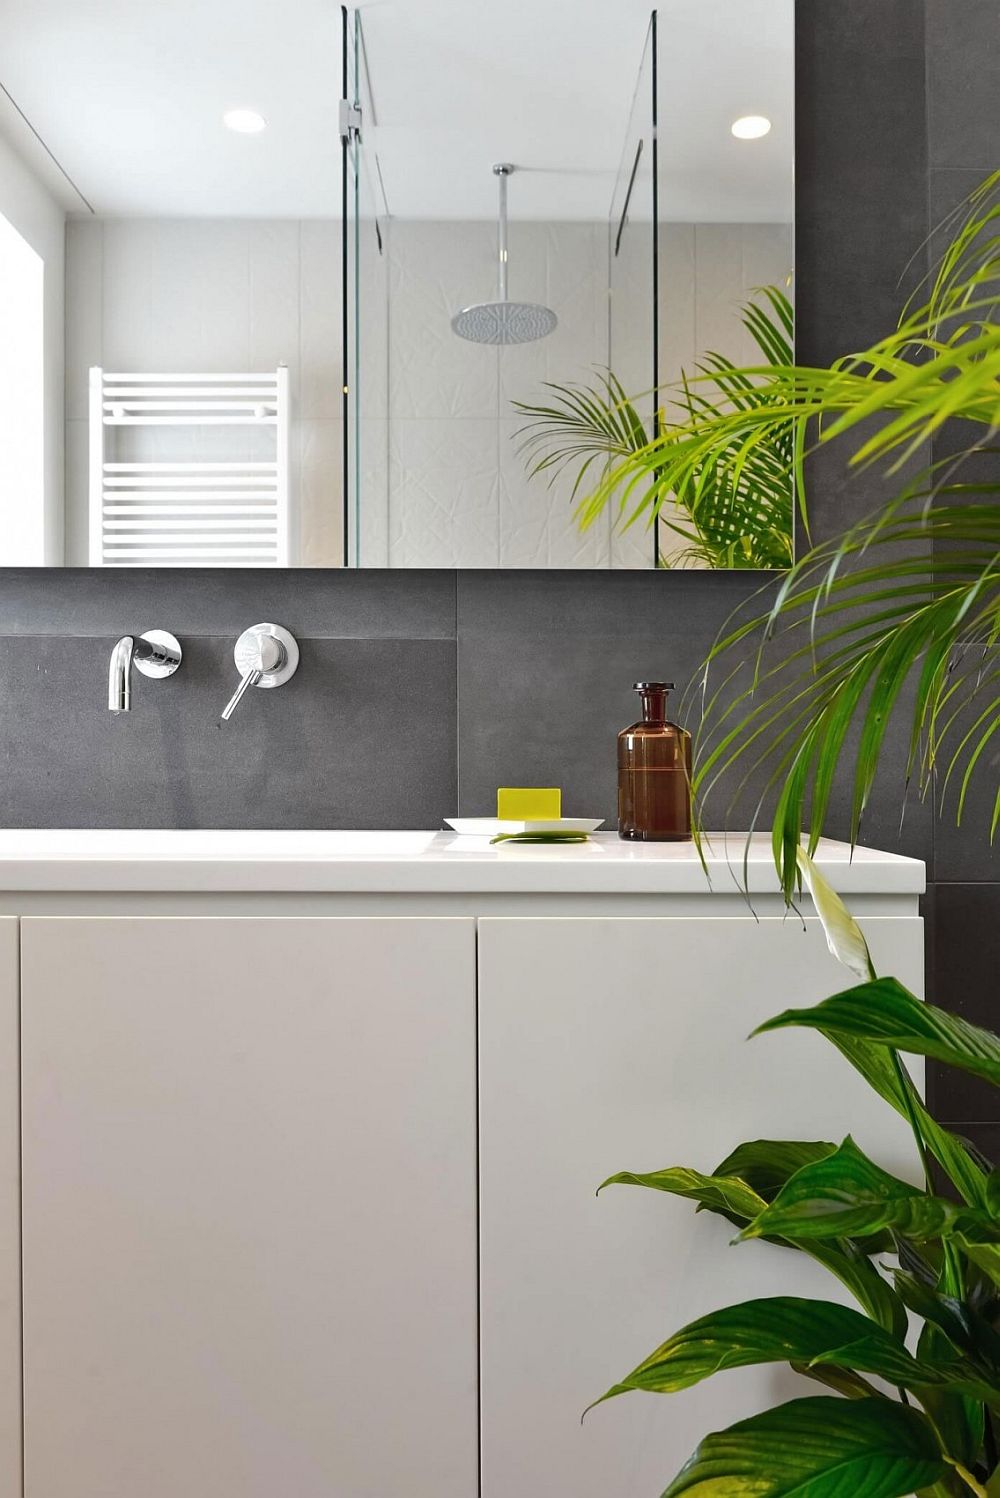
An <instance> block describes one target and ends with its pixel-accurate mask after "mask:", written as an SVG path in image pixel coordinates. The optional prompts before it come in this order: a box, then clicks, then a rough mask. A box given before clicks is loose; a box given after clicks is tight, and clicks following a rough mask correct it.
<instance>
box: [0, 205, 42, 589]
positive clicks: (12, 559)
mask: <svg viewBox="0 0 1000 1498" xmlns="http://www.w3.org/2000/svg"><path fill="white" fill-rule="evenodd" d="M44 284H45V262H44V260H43V259H42V257H41V255H39V254H38V253H37V252H36V251H35V250H33V249H32V247H31V245H30V244H28V242H27V240H26V239H23V238H22V237H21V235H20V234H19V233H18V232H17V230H16V229H15V228H14V226H13V224H11V223H8V221H7V219H5V218H4V217H3V215H2V214H0V329H2V330H3V332H2V336H0V516H2V520H0V564H2V565H3V566H5V567H13V566H28V567H33V566H41V565H42V564H43V563H44V562H45V347H44V339H45V313H44Z"/></svg>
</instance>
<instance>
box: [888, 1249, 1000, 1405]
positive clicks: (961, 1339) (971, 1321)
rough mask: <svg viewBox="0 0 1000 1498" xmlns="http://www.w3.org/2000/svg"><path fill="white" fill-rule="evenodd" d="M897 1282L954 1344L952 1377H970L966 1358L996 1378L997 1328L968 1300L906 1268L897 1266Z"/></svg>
mask: <svg viewBox="0 0 1000 1498" xmlns="http://www.w3.org/2000/svg"><path fill="white" fill-rule="evenodd" d="M893 1283H894V1284H895V1286H896V1290H897V1292H898V1294H899V1297H900V1299H901V1300H902V1301H903V1303H904V1304H905V1305H907V1306H908V1307H909V1308H910V1310H911V1311H913V1312H915V1313H916V1315H918V1316H920V1317H922V1318H923V1320H924V1321H927V1322H930V1324H931V1325H932V1326H936V1327H937V1328H938V1329H939V1330H940V1331H942V1332H943V1333H944V1335H945V1336H946V1337H947V1339H948V1341H949V1342H950V1343H951V1345H952V1347H954V1349H955V1358H954V1359H953V1363H954V1364H955V1366H949V1368H948V1369H947V1370H946V1374H947V1378H948V1379H949V1381H952V1382H954V1381H956V1380H960V1379H961V1380H967V1379H968V1378H969V1377H970V1370H969V1369H968V1368H967V1367H966V1368H965V1369H964V1371H963V1370H960V1368H959V1360H960V1359H962V1358H964V1359H967V1360H968V1362H969V1363H970V1364H972V1365H973V1372H974V1371H975V1369H979V1370H980V1374H981V1376H988V1377H990V1378H993V1379H994V1381H995V1370H996V1369H997V1368H1000V1335H998V1334H997V1333H996V1332H995V1331H994V1329H993V1327H992V1326H991V1325H990V1323H989V1321H987V1320H986V1319H985V1318H984V1317H983V1316H980V1315H978V1314H976V1313H975V1312H974V1311H973V1310H972V1309H971V1307H970V1306H969V1305H968V1304H966V1303H965V1302H964V1301H961V1300H959V1299H957V1298H956V1297H955V1296H951V1295H945V1294H944V1293H943V1292H942V1291H941V1290H934V1289H932V1288H931V1287H930V1286H928V1285H925V1284H923V1283H922V1282H921V1281H920V1280H917V1279H915V1278H914V1277H913V1276H912V1275H909V1274H907V1273H906V1272H905V1271H903V1270H896V1272H895V1273H894V1274H893ZM942 1366H943V1365H942ZM986 1397H992V1396H989V1395H987V1396H986ZM994 1402H995V1399H994Z"/></svg>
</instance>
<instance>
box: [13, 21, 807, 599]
mask: <svg viewBox="0 0 1000 1498" xmlns="http://www.w3.org/2000/svg"><path fill="white" fill-rule="evenodd" d="M793 3H794V0H663V3H661V4H660V6H659V8H658V10H657V11H656V12H655V13H652V14H651V12H650V8H649V0H618V3H617V4H616V5H615V6H614V7H613V8H609V7H608V6H607V5H606V4H605V3H603V0H602V3H597V0H593V3H591V0H509V3H508V4H506V5H504V6H501V7H499V8H498V7H497V6H496V5H495V3H493V0H490V3H488V4H487V3H486V0H384V3H381V4H377V5H375V4H373V5H371V6H370V7H365V8H362V9H361V10H352V9H344V8H342V7H340V6H338V5H336V4H331V3H329V0H284V3H283V4H281V5H275V4H274V3H273V0H267V3H265V0H197V3H196V0H171V3H170V4H169V5H156V6H154V5H140V6H136V5H134V4H127V3H126V0H88V3H87V4H85V5H84V4H80V3H79V0H0V37H2V46H0V85H2V90H0V335H2V336H0V566H25V565H29V566H31V565H53V566H60V565H67V566H104V567H158V566H163V567H205V566H219V567H256V566H263V567H273V566H292V567H344V566H347V567H489V568H494V567H543V568H544V567H551V568H584V569H588V568H590V569H592V568H662V569H666V570H669V569H672V568H678V567H780V566H783V565H787V562H788V559H789V557H790V554H791V542H792V516H793V510H794V505H793V496H792V493H791V479H790V477H788V475H787V474H786V473H785V472H784V470H783V468H782V465H781V463H780V462H779V461H778V456H779V455H773V460H772V461H769V462H765V463H762V464H761V465H759V468H758V471H757V473H755V474H754V475H751V479H750V481H749V482H748V483H746V484H745V485H744V489H745V492H743V493H741V494H740V495H737V496H733V495H730V496H728V512H727V521H726V526H724V527H720V526H719V525H717V524H714V523H713V522H712V521H711V517H710V516H709V518H708V519H706V515H707V514H708V512H707V511H706V510H703V511H702V512H700V513H696V510H695V508H693V507H692V506H691V505H690V504H688V503H686V502H685V497H684V496H683V495H675V494H671V495H668V496H667V497H666V498H665V499H664V502H663V505H662V507H661V509H660V513H659V516H658V518H657V519H656V521H655V522H650V521H649V515H648V511H647V512H644V513H643V514H642V515H641V516H640V518H639V519H638V520H636V521H635V522H634V523H632V524H628V523H627V522H628V521H629V520H630V518H631V515H632V511H633V510H634V508H635V505H636V503H637V502H638V501H640V500H641V498H642V492H643V490H642V485H641V484H640V485H638V486H633V488H632V489H630V490H627V489H626V486H625V484H624V483H622V484H621V485H619V486H618V488H615V487H614V486H613V485H609V483H608V481H607V475H608V473H609V471H610V472H611V473H612V474H614V473H615V472H616V471H617V470H616V469H615V467H614V465H615V464H616V463H618V462H620V461H622V456H623V454H625V455H626V456H627V455H628V454H634V453H640V454H641V453H642V452H643V451H646V453H647V458H648V456H649V452H651V451H655V449H649V448H648V444H649V443H650V442H655V439H656V438H657V435H658V434H661V433H664V432H669V430H670V428H671V426H672V425H674V424H676V423H678V422H681V421H684V420H690V419H692V416H695V415H697V413H698V412H699V411H701V412H704V411H705V410H707V409H708V408H707V406H706V405H705V402H709V403H711V402H713V401H714V402H718V401H719V400H720V399H726V398H728V397H727V389H728V390H729V391H730V392H731V391H732V389H733V388H734V387H733V386H732V385H731V384H730V385H729V386H728V387H727V384H726V370H727V368H728V367H729V364H730V363H731V364H735V365H737V366H751V367H753V366H756V367H758V368H760V367H764V366H766V364H767V363H769V362H775V361H777V360H780V359H781V358H784V357H787V356H788V355H789V354H790V351H791V349H792V347H793V335H792V317H793V313H792V306H793V302H794V279H793V269H794V222H793V217H794V215H793V204H794V199H793V160H792V156H793V144H794V126H793V96H794V76H793V69H794V14H793ZM609 465H610V468H609ZM717 487H719V488H720V493H719V495H718V496H717V497H718V499H719V502H720V504H721V501H722V499H724V498H726V496H724V495H722V494H721V486H717ZM710 488H711V486H710V485H703V486H701V492H702V494H703V495H704V493H705V492H706V491H707V490H708V489H710ZM734 514H735V515H736V519H735V521H734V519H733V516H734Z"/></svg>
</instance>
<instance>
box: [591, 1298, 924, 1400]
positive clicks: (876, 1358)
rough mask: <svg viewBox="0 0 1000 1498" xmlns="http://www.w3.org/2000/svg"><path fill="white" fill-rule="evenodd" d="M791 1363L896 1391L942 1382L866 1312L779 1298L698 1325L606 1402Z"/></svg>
mask: <svg viewBox="0 0 1000 1498" xmlns="http://www.w3.org/2000/svg"><path fill="white" fill-rule="evenodd" d="M791 1362H795V1363H806V1364H814V1363H831V1364H836V1365H837V1366H839V1367H842V1368H850V1369H853V1370H855V1371H857V1372H860V1373H874V1374H876V1375H877V1376H878V1377H880V1378H884V1379H886V1380H888V1382H890V1383H894V1384H908V1385H912V1384H918V1383H935V1382H937V1374H936V1373H935V1371H934V1369H933V1368H932V1367H929V1366H927V1367H925V1366H923V1365H921V1364H920V1363H918V1362H917V1360H916V1359H915V1358H913V1357H912V1356H911V1355H910V1353H908V1352H907V1350H906V1348H905V1346H904V1345H903V1343H902V1342H900V1341H898V1340H897V1339H896V1338H895V1337H893V1336H891V1335H890V1333H888V1332H886V1331H883V1329H882V1328H881V1327H880V1326H876V1325H875V1323H874V1322H873V1321H870V1320H869V1318H868V1317H867V1316H862V1315H861V1313H860V1312H859V1311H852V1310H850V1309H849V1308H848V1307H847V1306H840V1305H835V1304H834V1303H833V1302H831V1301H822V1300H801V1299H798V1298H796V1297H794V1296H777V1297H775V1298H773V1299H768V1300H748V1301H746V1302H744V1303H743V1304H742V1305H737V1306H727V1307H726V1309H725V1310H722V1311H713V1312H712V1313H711V1314H710V1315H708V1316H702V1317H700V1318H699V1319H698V1320H697V1321H692V1322H691V1323H690V1324H689V1325H688V1326H685V1327H683V1328H682V1329H681V1330H680V1331H679V1332H676V1333H675V1334H674V1336H672V1337H671V1338H670V1339H669V1340H668V1341H666V1342H664V1343H663V1345H662V1347H658V1348H657V1349H656V1351H655V1352H653V1353H651V1354H650V1356H649V1357H648V1358H646V1359H645V1361H644V1362H642V1363H640V1364H639V1366H638V1368H635V1369H633V1371H632V1372H631V1373H630V1374H629V1375H628V1376H627V1377H626V1378H624V1379H622V1381H621V1382H620V1383H617V1384H615V1385H614V1386H613V1387H612V1388H611V1389H609V1390H608V1392H607V1393H606V1394H605V1395H604V1399H612V1398H614V1396H615V1395H617V1394H625V1393H628V1392H629V1391H630V1390H634V1389H641V1390H645V1391H646V1392H647V1393H652V1394H674V1393H676V1392H677V1391H678V1390H680V1389H688V1388H690V1387H691V1386H692V1384H697V1383H700V1382H701V1380H702V1379H705V1378H710V1377H711V1376H712V1374H714V1373H720V1372H722V1371H723V1370H724V1369H727V1368H744V1367H747V1366H750V1365H752V1364H760V1363H791ZM599 1402H600V1401H599Z"/></svg>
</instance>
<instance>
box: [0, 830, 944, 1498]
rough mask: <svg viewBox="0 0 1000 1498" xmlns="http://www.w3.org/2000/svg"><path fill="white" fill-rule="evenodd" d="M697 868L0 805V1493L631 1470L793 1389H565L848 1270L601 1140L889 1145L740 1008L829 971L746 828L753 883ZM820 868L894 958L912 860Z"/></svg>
mask: <svg viewBox="0 0 1000 1498" xmlns="http://www.w3.org/2000/svg"><path fill="white" fill-rule="evenodd" d="M710 864H711V865H712V871H713V879H712V887H711V888H709V886H708V885H707V884H706V882H705V876H704V873H703V871H702V869H701V868H700V866H699V864H698V861H697V857H696V855H695V854H694V852H693V850H692V849H691V847H690V846H683V845H661V846H659V847H657V846H651V847H648V848H643V847H629V846H627V845H624V844H621V843H620V842H619V841H618V839H617V838H615V837H603V838H598V839H597V840H595V841H594V842H593V843H591V844H587V845H582V846H579V847H572V848H570V847H567V848H561V849H551V848H502V847H501V848H499V849H493V848H490V847H489V846H488V845H487V844H486V843H485V842H484V843H482V844H478V843H477V842H476V841H475V840H466V839H458V838H452V837H446V836H441V835H438V836H434V835H431V834H426V835H424V834H415V833H405V834H377V833H372V834H321V833H315V834H277V833H274V834H269V833H258V834H251V833H245V834H243V833H232V834H230V833H218V834H208V833H204V834H195V833H191V834H186V833H151V834H144V833H130V834H126V833H91V834H70V833H62V834H59V833H41V832H39V833H19V834H15V833H3V832H0V1193H2V1195H3V1209H2V1210H0V1492H2V1493H3V1494H4V1495H6V1494H7V1493H10V1494H11V1495H21V1494H22V1493H23V1498H178V1495H183V1498H275V1495H278V1494H280V1495H285V1494H287V1495H289V1498H387V1495H389V1494H396V1493H405V1494H407V1498H477V1495H478V1494H480V1493H481V1494H482V1495H483V1498H549V1495H552V1498H563V1495H569V1494H572V1495H573V1498H607V1495H608V1494H609V1493H613V1494H615V1495H616V1498H654V1495H655V1494H656V1493H659V1492H661V1491H662V1490H663V1487H664V1486H665V1485H666V1483H667V1481H668V1479H669V1478H670V1477H671V1476H672V1475H673V1473H674V1472H675V1471H676V1469H677V1468H678V1467H679V1466H680V1464H681V1463H682V1462H683V1460H684V1459H685V1458H686V1457H687V1456H688V1455H689V1453H690V1451H691V1449H692V1447H693V1445H694V1444H695V1442H696V1440H697V1438H698V1436H699V1434H701V1433H702V1432H703V1431H704V1430H706V1429H708V1428H710V1427H711V1428H718V1426H719V1425H720V1424H722V1423H725V1422H726V1421H729V1420H731V1419H736V1418H738V1417H739V1416H740V1415H743V1414H748V1413H751V1412H752V1411H753V1410H755V1409H757V1408H760V1407H761V1406H763V1405H764V1404H766V1403H767V1402H769V1401H771V1400H773V1399H774V1398H775V1397H780V1396H781V1395H782V1394H783V1392H784V1391H785V1388H786V1386H788V1387H790V1388H791V1387H794V1384H790V1383H789V1380H787V1379H785V1378H784V1377H783V1376H782V1375H781V1374H779V1373H776V1372H775V1371H774V1370H771V1369H764V1370H756V1371H755V1370H743V1371H741V1372H738V1373H731V1374H727V1375H725V1376H724V1377H722V1378H720V1379H717V1380H715V1381H713V1382H712V1383H711V1384H709V1385H703V1386H701V1387H699V1388H696V1389H694V1390H690V1391H688V1392H687V1393H685V1394H683V1395H678V1396H676V1397H675V1398H673V1399H666V1398H657V1397H654V1396H648V1395H645V1396H644V1395H629V1396H626V1397H624V1398H621V1399H619V1400H616V1401H613V1402H611V1403H609V1404H608V1405H604V1406H602V1407H601V1408H599V1409H597V1410H595V1411H593V1412H592V1414H591V1415H590V1416H589V1417H588V1418H587V1421H586V1422H585V1423H584V1425H583V1426H582V1427H581V1425H580V1415H581V1412H582V1410H583V1408H584V1406H585V1405H586V1404H587V1403H588V1402H589V1401H591V1400H593V1399H594V1398H595V1397H597V1396H598V1395H600V1394H601V1393H602V1392H603V1391H604V1390H605V1389H606V1388H607V1387H608V1386H609V1385H610V1384H611V1383H612V1382H614V1381H615V1380H616V1379H617V1378H618V1377H620V1376H621V1375H622V1374H624V1373H626V1372H627V1371H628V1370H629V1369H631V1368H632V1367H633V1366H634V1365H635V1364H636V1363H637V1362H639V1361H640V1360H641V1359H642V1358H643V1357H644V1356H645V1355H646V1354H647V1353H649V1352H650V1351H651V1350H652V1349H653V1347H654V1346H656V1345H657V1344H658V1343H659V1342H660V1341H662V1340H663V1339H664V1338H665V1337H666V1336H667V1335H669V1333H671V1332H672V1331H674V1330H676V1329H677V1327H678V1326H680V1325H681V1324H682V1323H683V1322H684V1321H686V1320H688V1319H690V1318H691V1317H693V1316H695V1315H698V1314H699V1313H701V1312H703V1311H707V1310H709V1309H711V1308H713V1307H715V1306H718V1305H721V1304H724V1303H727V1302H730V1301H738V1300H741V1299H745V1298H747V1297H749V1296H752V1295H755V1294H774V1293H782V1292H784V1293H796V1292H801V1293H818V1294H821V1295H825V1296H828V1297H831V1298H838V1290H837V1287H836V1285H835V1283H834V1282H832V1281H829V1280H827V1278H826V1277H824V1276H823V1275H822V1273H821V1272H820V1271H819V1270H817V1269H815V1268H814V1267H811V1266H810V1264H809V1263H808V1262H807V1261H805V1260H804V1259H801V1258H800V1257H799V1256H796V1255H793V1254H791V1253H789V1252H784V1253H783V1252H781V1251H779V1250H777V1249H774V1248H766V1247H762V1246H761V1245H755V1244H750V1245H744V1246H742V1247H739V1248H733V1247H730V1246H729V1241H728V1240H729V1239H730V1237H731V1236H732V1234H731V1232H730V1230H729V1229H728V1227H727V1225H726V1224H725V1223H723V1222H722V1221H721V1220H720V1219H719V1218H717V1217H712V1216H709V1215H708V1214H700V1215H699V1214H696V1213H695V1211H694V1208H693V1206H692V1205H691V1204H688V1203H684V1202H679V1201H675V1200H674V1199H672V1198H669V1197H666V1196H662V1195H660V1194H658V1193H653V1192H648V1191H641V1190H638V1189H635V1188H625V1187H617V1188H614V1189H613V1190H609V1191H608V1192H606V1193H604V1194H603V1195H602V1196H601V1197H600V1198H597V1197H596V1196H595V1188H596V1186H597V1185H598V1184H599V1182H600V1181H601V1180H602V1179H603V1178H604V1177H605V1176H607V1175H609V1174H611V1173H612V1172H614V1171H616V1170H620V1169H625V1168H630V1169H636V1170H651V1169H656V1168H658V1167H660V1166H664V1165H668V1164H688V1165H692V1166H696V1167H699V1168H702V1169H706V1170H708V1169H711V1168H713V1167H714V1166H715V1165H717V1164H718V1162H719V1161H720V1160H721V1159H722V1157H723V1156H724V1155H725V1154H727V1153H728V1152H729V1150H730V1149H731V1148H732V1147H733V1146H734V1145H735V1144H736V1143H738V1142H740V1141H741V1140H744V1139H748V1138H753V1137H761V1136H770V1137H802V1138H828V1139H833V1140H839V1139H841V1138H842V1137H843V1136H844V1135H845V1134H846V1133H847V1132H848V1131H851V1132H852V1133H854V1134H855V1135H856V1136H857V1137H858V1138H859V1141H860V1142H861V1143H862V1144H863V1146H865V1147H867V1148H869V1149H870V1150H872V1151H873V1152H874V1153H876V1154H877V1155H878V1156H879V1158H880V1159H881V1160H883V1162H884V1163H886V1164H887V1165H888V1166H890V1167H891V1168H892V1167H894V1168H897V1169H899V1170H904V1171H905V1170H907V1169H908V1168H910V1165H911V1156H910V1151H909V1146H908V1142H907V1139H906V1133H905V1129H904V1127H903V1126H902V1124H901V1122H900V1121H899V1120H898V1119H897V1118H896V1117H895V1116H894V1115H893V1114H892V1113H891V1112H890V1111H889V1110H888V1109H887V1108H886V1107H884V1106H883V1105H882V1104H881V1103H879V1102H878V1100H877V1099H874V1098H872V1097H871V1096H869V1094H868V1093H867V1091H866V1090H865V1088H864V1086H863V1084H862V1083H861V1082H860V1081H859V1080H858V1079H857V1078H856V1077H855V1076H854V1074H853V1073H852V1072H851V1070H850V1068H849V1067H848V1066H847V1064H846V1063H845V1062H844V1061H843V1060H842V1059H841V1058H840V1057H839V1055H838V1054H837V1053H836V1052H835V1051H834V1050H832V1049H831V1048H829V1047H827V1046H825V1045H824V1044H823V1042H821V1041H820V1040H819V1039H818V1038H817V1037H816V1036H813V1035H810V1034H808V1033H807V1032H785V1033H782V1034H776V1035H771V1036H768V1037H761V1038H759V1039H757V1040H754V1041H753V1042H751V1043H748V1042H747V1040H746V1036H747V1035H748V1033H749V1031H750V1030H751V1029H752V1028H753V1027H754V1025H756V1024H758V1023H759V1022H760V1021H761V1020H762V1019H764V1018H766V1017H767V1016H768V1015H770V1014H772V1013H775V1012H777V1011H778V1010H780V1009H782V1008H785V1007H788V1006H790V1005H797V1004H803V1003H807V1002H809V1001H812V1000H816V999H819V998H821V997H823V996H825V995H826V994H828V993H831V992H834V991H836V990H837V989H838V988H842V987H846V986H848V985H849V984H850V982H851V981H852V980H851V978H850V975H849V974H848V973H846V972H845V970H844V969H842V968H841V967H839V965H838V964H837V963H836V962H835V961H834V960H833V958H832V957H830V955H829V953H828V952H827V951H826V948H825V944H824V942H823V938H822V933H821V931H820V929H819V928H818V925H817V922H816V921H815V919H814V918H812V917H809V918H808V919H807V921H806V923H805V926H803V923H802V921H800V920H799V919H797V918H796V917H794V916H791V917H788V918H787V919H786V918H784V917H783V915H782V905H781V901H780V896H779V895H778V894H777V892H776V889H775V885H774V878H773V872H772V871H771V869H770V866H769V852H768V850H767V847H766V845H765V844H764V843H763V842H761V844H760V845H759V846H755V851H754V856H753V857H752V859H751V861H750V864H749V872H750V880H751V889H752V891H753V904H754V910H753V912H752V911H751V910H750V908H749V907H748V906H747V904H746V902H745V900H744V897H743V896H742V895H741V894H740V893H739V891H738V889H737V888H736V885H735V883H734V879H733V873H732V870H731V869H730V868H729V866H728V864H727V863H726V859H725V854H724V852H720V853H719V854H717V855H712V857H711V858H710ZM821 864H822V866H823V867H824V869H825V871H826V873H827V876H828V877H829V878H830V879H831V880H832V881H833V882H834V883H835V884H836V885H837V886H838V887H839V888H841V889H842V890H843V891H844V892H845V895H846V897H847V899H848V902H849V903H850V904H851V906H852V908H853V909H854V910H855V911H856V913H857V914H858V915H859V918H860V919H861V920H862V923H863V924H864V926H865V929H866V931H867V933H868V937H869V940H870V942H871V945H872V949H873V951H874V953H875V957H876V962H877V964H878V965H879V967H880V969H881V970H883V971H892V972H894V973H896V974H897V975H898V976H900V977H901V978H902V979H903V980H904V981H906V982H908V983H910V984H911V985H912V986H913V987H915V988H916V989H917V990H918V991H919V989H920V985H921V973H922V931H921V921H920V918H919V915H918V905H917V901H918V895H919V891H920V890H921V889H922V888H923V868H922V866H921V865H920V864H917V863H914V862H913V861H911V860H907V859H901V858H893V857H892V856H890V855H881V854H875V853H868V852H863V853H859V854H858V855H857V857H856V858H855V860H854V861H853V862H850V861H849V859H848V858H847V855H846V850H844V849H841V848H838V847H837V845H826V846H825V847H824V849H823V850H822V853H821ZM806 913H807V915H808V905H807V908H806ZM22 1328H23V1344H22ZM22 1388H23V1407H22ZM799 1392H801V1389H800V1390H799ZM22 1428H23V1444H22ZM22 1460H23V1487H22Z"/></svg>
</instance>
